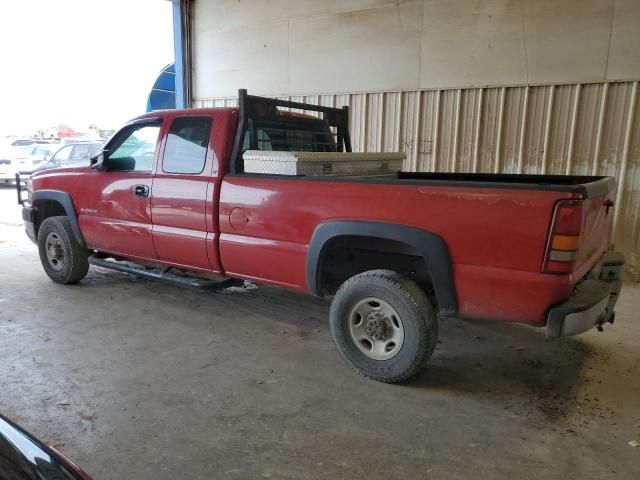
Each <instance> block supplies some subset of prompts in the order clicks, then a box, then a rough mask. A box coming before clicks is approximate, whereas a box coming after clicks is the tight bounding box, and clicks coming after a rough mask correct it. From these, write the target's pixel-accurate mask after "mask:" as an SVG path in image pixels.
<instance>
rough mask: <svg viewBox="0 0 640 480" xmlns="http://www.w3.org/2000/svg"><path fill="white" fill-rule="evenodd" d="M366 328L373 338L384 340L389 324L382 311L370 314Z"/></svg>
mask: <svg viewBox="0 0 640 480" xmlns="http://www.w3.org/2000/svg"><path fill="white" fill-rule="evenodd" d="M364 330H365V332H367V335H369V336H370V337H371V338H372V339H374V340H383V339H384V338H385V333H386V331H387V324H386V322H385V319H384V316H383V315H382V314H381V313H380V312H375V313H371V314H369V316H368V317H367V323H366V324H365V326H364Z"/></svg>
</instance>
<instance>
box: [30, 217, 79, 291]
mask: <svg viewBox="0 0 640 480" xmlns="http://www.w3.org/2000/svg"><path fill="white" fill-rule="evenodd" d="M38 251H39V253H40V262H42V266H43V267H44V271H45V272H46V273H47V275H49V278H50V279H51V280H53V281H54V282H57V283H78V282H79V281H80V280H82V279H83V278H84V277H85V275H86V274H87V272H88V271H89V260H88V258H89V257H88V254H87V251H86V250H85V249H84V248H82V247H81V246H80V245H79V244H78V242H77V241H76V238H75V237H74V236H73V233H72V231H71V225H70V223H69V219H68V218H67V217H64V216H59V217H49V218H47V219H45V220H44V221H43V222H42V224H41V225H40V228H39V229H38Z"/></svg>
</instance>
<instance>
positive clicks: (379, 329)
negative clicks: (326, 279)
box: [348, 297, 404, 360]
mask: <svg viewBox="0 0 640 480" xmlns="http://www.w3.org/2000/svg"><path fill="white" fill-rule="evenodd" d="M348 321H349V333H350V335H351V340H352V341H353V343H354V345H355V346H356V347H357V348H358V350H360V352H361V353H363V354H364V355H365V356H367V357H369V358H371V359H373V360H388V359H390V358H392V357H394V356H396V355H397V354H398V352H399V351H400V349H401V348H402V344H403V342H404V326H403V324H402V320H401V319H400V316H399V315H398V313H397V312H396V310H395V309H394V308H393V307H392V306H391V305H390V304H389V303H387V302H385V301H384V300H382V299H380V298H375V297H369V298H365V299H363V300H360V301H359V302H357V303H356V304H355V305H354V306H353V308H352V309H351V312H350V314H349V319H348Z"/></svg>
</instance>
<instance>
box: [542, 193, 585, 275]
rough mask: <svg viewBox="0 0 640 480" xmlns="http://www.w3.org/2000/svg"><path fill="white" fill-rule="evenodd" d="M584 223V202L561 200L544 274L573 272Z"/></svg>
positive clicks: (548, 248)
mask: <svg viewBox="0 0 640 480" xmlns="http://www.w3.org/2000/svg"><path fill="white" fill-rule="evenodd" d="M583 223H584V216H583V209H582V200H561V201H559V202H558V203H557V204H556V208H555V211H554V213H553V221H552V223H551V230H550V235H549V243H548V245H547V251H546V252H545V257H544V265H543V267H542V271H543V272H544V273H557V274H562V273H571V272H572V271H573V266H574V263H575V261H576V258H577V256H578V249H579V248H580V235H581V234H582V225H583Z"/></svg>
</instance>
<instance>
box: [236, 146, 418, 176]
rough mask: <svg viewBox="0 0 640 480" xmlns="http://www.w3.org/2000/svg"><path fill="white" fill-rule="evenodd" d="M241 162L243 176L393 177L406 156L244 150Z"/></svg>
mask: <svg viewBox="0 0 640 480" xmlns="http://www.w3.org/2000/svg"><path fill="white" fill-rule="evenodd" d="M242 159H243V160H244V171H245V172H246V173H263V174H270V175H302V176H308V177H356V176H377V175H395V174H396V173H397V172H398V171H400V170H402V162H403V161H404V159H405V154H404V153H359V152H358V153H353V152H281V151H263V150H246V151H245V152H244V153H243V154H242Z"/></svg>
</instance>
